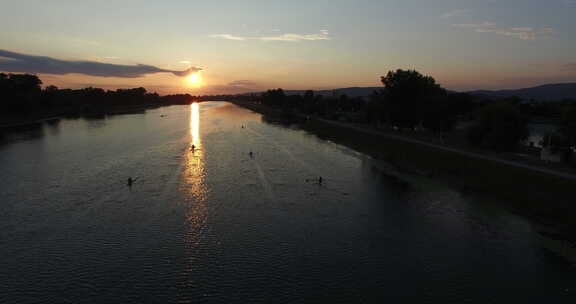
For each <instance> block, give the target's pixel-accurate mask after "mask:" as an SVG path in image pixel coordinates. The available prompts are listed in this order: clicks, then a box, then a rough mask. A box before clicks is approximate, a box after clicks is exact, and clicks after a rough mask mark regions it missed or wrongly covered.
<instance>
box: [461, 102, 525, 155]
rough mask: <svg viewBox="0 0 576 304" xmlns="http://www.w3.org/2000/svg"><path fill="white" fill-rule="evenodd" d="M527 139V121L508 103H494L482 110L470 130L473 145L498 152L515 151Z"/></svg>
mask: <svg viewBox="0 0 576 304" xmlns="http://www.w3.org/2000/svg"><path fill="white" fill-rule="evenodd" d="M527 137H528V128H527V124H526V119H525V118H524V116H523V115H522V114H521V113H520V111H519V110H518V109H517V108H516V107H514V105H512V104H510V103H507V102H494V103H491V104H489V105H487V106H485V107H484V108H482V109H481V110H480V112H479V114H478V118H477V120H476V122H475V123H474V125H472V126H471V127H470V128H469V130H468V140H469V142H470V143H471V144H473V145H477V146H482V147H486V148H490V149H494V150H496V151H512V150H515V149H516V148H517V147H518V144H519V143H520V142H521V141H523V140H525V139H526V138H527Z"/></svg>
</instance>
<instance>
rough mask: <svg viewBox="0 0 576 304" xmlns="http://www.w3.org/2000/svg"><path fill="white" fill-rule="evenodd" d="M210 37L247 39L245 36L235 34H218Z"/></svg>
mask: <svg viewBox="0 0 576 304" xmlns="http://www.w3.org/2000/svg"><path fill="white" fill-rule="evenodd" d="M210 37H212V38H220V39H226V40H237V41H243V40H246V39H247V38H245V37H240V36H234V35H230V34H216V35H210Z"/></svg>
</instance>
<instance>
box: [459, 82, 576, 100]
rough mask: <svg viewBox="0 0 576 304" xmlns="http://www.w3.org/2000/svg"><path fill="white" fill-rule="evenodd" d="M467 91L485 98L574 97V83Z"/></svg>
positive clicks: (542, 98)
mask: <svg viewBox="0 0 576 304" xmlns="http://www.w3.org/2000/svg"><path fill="white" fill-rule="evenodd" d="M468 93H469V94H472V95H476V96H483V97H487V98H498V97H512V96H517V97H520V98H522V99H524V100H528V99H535V100H561V99H576V83H558V84H545V85H541V86H537V87H532V88H524V89H517V90H495V91H491V90H477V91H470V92H468Z"/></svg>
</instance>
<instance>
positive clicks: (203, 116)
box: [0, 102, 576, 303]
mask: <svg viewBox="0 0 576 304" xmlns="http://www.w3.org/2000/svg"><path fill="white" fill-rule="evenodd" d="M242 125H244V126H245V128H242ZM191 145H194V146H195V149H194V151H192V150H191ZM250 151H252V152H253V153H254V154H253V158H251V157H250V156H249V152H250ZM0 168H1V170H0V201H1V203H0V303H301V302H310V303H385V302H384V301H383V300H390V301H389V302H388V303H574V302H573V301H574V299H576V284H575V283H576V272H575V269H574V268H573V267H572V266H570V265H569V264H567V263H566V262H565V261H563V260H562V259H560V258H558V257H556V256H555V255H553V254H551V253H550V252H548V251H547V250H546V249H544V248H543V245H542V243H541V241H540V239H539V237H538V234H537V233H536V232H535V231H534V227H533V226H532V225H531V223H530V222H528V221H526V220H525V219H523V218H520V217H517V216H515V215H512V214H510V213H508V212H506V211H504V210H502V209H501V208H498V207H497V206H496V205H495V204H494V201H491V200H486V199H481V198H479V197H476V196H473V195H470V194H468V195H464V194H461V193H459V192H457V191H454V190H451V189H450V188H449V187H446V186H442V185H439V184H435V183H434V181H432V180H428V179H423V178H418V177H412V176H400V177H395V176H397V174H396V173H394V172H391V171H389V169H386V166H383V165H382V164H378V163H376V162H375V161H373V160H371V159H370V158H369V157H367V156H365V155H362V154H359V153H356V152H354V151H352V150H349V149H347V148H345V147H342V146H339V145H336V144H333V143H330V142H325V141H322V140H320V139H317V138H316V137H314V136H313V135H309V134H306V133H305V132H304V131H300V130H297V129H294V128H285V127H282V126H277V125H272V124H268V123H265V122H263V121H262V117H261V116H260V115H259V114H255V113H252V112H249V111H247V110H244V109H241V108H238V107H236V106H234V105H231V104H228V103H223V102H207V103H202V104H201V105H199V106H198V104H195V105H192V106H174V107H167V108H161V109H158V110H152V111H148V112H147V113H146V114H133V115H118V116H112V117H108V118H106V119H94V120H84V119H78V120H63V121H61V122H60V123H54V124H52V125H45V126H43V127H42V128H38V129H34V130H27V131H22V132H19V133H14V134H9V135H5V136H4V137H3V138H2V143H1V144H0ZM129 176H132V177H137V180H136V182H135V184H134V185H133V187H132V189H130V188H128V187H127V185H126V180H127V178H128V177H129ZM318 176H322V177H323V178H324V180H325V182H324V184H323V185H322V186H319V185H317V184H314V183H312V182H310V181H308V182H307V179H312V178H316V177H318Z"/></svg>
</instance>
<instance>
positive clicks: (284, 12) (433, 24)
mask: <svg viewBox="0 0 576 304" xmlns="http://www.w3.org/2000/svg"><path fill="white" fill-rule="evenodd" d="M1 7H2V9H0V27H1V28H2V31H0V50H3V51H6V52H8V53H10V54H11V53H15V54H23V55H31V56H45V57H49V58H48V59H46V58H44V59H42V60H43V61H42V62H44V64H45V66H43V68H42V69H38V70H34V71H31V69H35V64H36V62H37V61H35V58H36V57H23V58H24V59H22V58H20V59H15V58H13V57H10V56H12V55H10V56H7V55H6V54H8V53H4V55H2V53H0V71H4V72H22V71H27V72H35V73H38V74H39V76H40V77H41V78H42V80H43V81H44V84H45V85H48V84H54V85H57V86H59V87H71V88H78V87H86V86H98V87H104V88H109V89H112V88H125V87H137V86H144V87H146V88H148V89H149V90H151V91H158V92H160V93H163V94H167V93H190V94H210V93H235V92H245V91H256V90H262V89H267V88H273V87H282V88H285V89H328V88H338V87H351V86H379V85H380V83H379V76H381V75H384V74H385V73H386V72H387V71H388V70H392V69H397V68H404V69H407V68H410V69H416V70H418V71H420V72H422V73H425V74H429V75H432V76H433V77H435V78H436V79H437V80H438V81H439V82H440V83H441V84H442V85H443V86H445V87H447V88H449V89H454V90H469V89H495V88H518V87H527V86H533V85H538V84H544V83H551V82H572V81H576V17H575V16H576V0H548V1H543V0H371V1H368V0H364V1H352V0H306V1H303V0H291V1H274V0H262V1H261V0H244V1H238V0H235V1H219V0H211V1H193V0H186V1H184V0H181V1H174V0H172V1H171V0H165V1H137V0H125V1H124V0H114V1H111V0H99V1H88V0H87V1H77V0H74V1H64V0H51V1H27V0H19V1H8V0H2V5H1ZM8 61H10V62H8ZM69 61H73V62H76V61H93V62H101V63H109V65H94V64H82V65H80V66H78V65H75V64H69ZM7 62H8V63H7ZM138 64H141V65H145V67H143V70H142V71H140V70H138V71H133V70H130V71H131V72H130V73H128V74H127V73H123V72H122V69H124V68H126V66H131V65H138ZM58 65H64V66H66V67H73V68H70V69H66V68H62V67H59V66H58ZM117 65H118V66H117ZM57 66H58V67H57ZM190 67H195V68H202V69H203V70H202V71H201V72H200V76H201V78H202V82H203V85H202V86H195V87H193V86H191V85H190V84H189V83H188V82H187V81H186V80H185V78H183V77H179V76H176V75H174V74H173V73H170V71H182V70H186V69H188V68H190ZM7 69H10V70H7ZM19 69H20V70H19ZM51 69H54V72H52V71H53V70H51ZM85 69H86V70H85ZM90 69H98V71H99V72H98V73H95V72H93V71H92V70H90ZM102 69H105V72H102ZM108 69H110V70H108Z"/></svg>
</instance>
